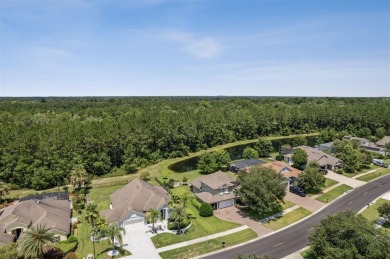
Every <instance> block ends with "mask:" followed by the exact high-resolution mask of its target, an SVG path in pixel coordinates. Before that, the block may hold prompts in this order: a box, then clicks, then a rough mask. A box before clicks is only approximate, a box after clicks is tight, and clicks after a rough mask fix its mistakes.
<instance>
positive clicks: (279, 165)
mask: <svg viewBox="0 0 390 259" xmlns="http://www.w3.org/2000/svg"><path fill="white" fill-rule="evenodd" d="M261 166H263V167H266V168H271V169H272V170H274V171H275V172H276V173H278V174H281V175H283V176H284V177H285V178H286V181H285V182H286V186H287V187H290V182H291V179H292V178H298V176H299V175H300V174H301V173H302V171H301V170H298V169H296V168H294V167H291V166H290V165H289V164H287V163H284V162H282V161H274V162H269V163H265V164H262V165H261Z"/></svg>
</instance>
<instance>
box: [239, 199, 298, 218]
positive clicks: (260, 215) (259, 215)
mask: <svg viewBox="0 0 390 259" xmlns="http://www.w3.org/2000/svg"><path fill="white" fill-rule="evenodd" d="M294 205H295V204H294V203H292V202H290V201H286V200H285V201H284V203H281V206H282V209H281V210H276V211H272V212H269V213H259V212H257V211H255V210H252V209H250V208H244V209H242V210H241V211H242V212H244V213H245V215H246V216H248V217H250V218H252V219H254V220H262V219H265V218H267V217H269V216H272V215H274V214H276V213H279V212H281V211H283V210H286V209H288V208H291V207H292V206H294Z"/></svg>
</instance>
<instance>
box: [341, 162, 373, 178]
mask: <svg viewBox="0 0 390 259" xmlns="http://www.w3.org/2000/svg"><path fill="white" fill-rule="evenodd" d="M377 168H379V166H376V165H374V164H370V165H367V166H365V167H364V168H363V169H361V170H360V171H359V172H355V173H344V174H343V175H345V176H347V177H354V176H356V175H358V174H362V173H366V172H368V171H370V170H373V169H377Z"/></svg>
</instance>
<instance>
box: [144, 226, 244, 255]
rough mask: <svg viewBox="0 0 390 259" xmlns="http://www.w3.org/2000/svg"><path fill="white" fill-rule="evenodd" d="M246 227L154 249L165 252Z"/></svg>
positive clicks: (242, 227)
mask: <svg viewBox="0 0 390 259" xmlns="http://www.w3.org/2000/svg"><path fill="white" fill-rule="evenodd" d="M248 228H249V227H248V226H241V227H238V228H233V229H230V230H227V231H224V232H220V233H217V234H214V235H210V236H205V237H201V238H197V239H192V240H188V241H185V242H181V243H177V244H173V245H170V246H164V247H161V248H158V249H156V251H157V253H161V252H165V251H168V250H172V249H176V248H180V247H183V246H189V245H192V244H196V243H199V242H203V241H207V240H210V239H214V238H217V237H222V236H226V235H229V234H233V233H236V232H239V231H242V230H245V229H248ZM145 258H148V259H151V258H150V257H145Z"/></svg>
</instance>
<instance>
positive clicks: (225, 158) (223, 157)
mask: <svg viewBox="0 0 390 259" xmlns="http://www.w3.org/2000/svg"><path fill="white" fill-rule="evenodd" d="M214 156H215V162H216V164H217V166H218V167H219V168H223V169H226V168H227V166H228V163H229V162H230V161H231V158H230V155H229V153H228V152H227V151H226V150H224V149H222V150H218V151H216V152H214Z"/></svg>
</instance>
